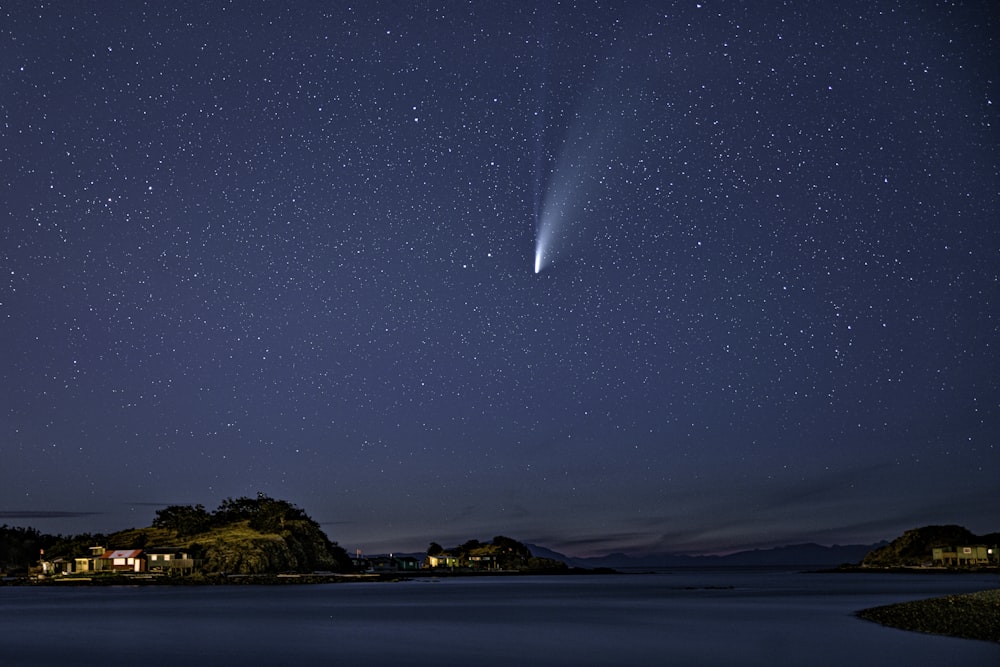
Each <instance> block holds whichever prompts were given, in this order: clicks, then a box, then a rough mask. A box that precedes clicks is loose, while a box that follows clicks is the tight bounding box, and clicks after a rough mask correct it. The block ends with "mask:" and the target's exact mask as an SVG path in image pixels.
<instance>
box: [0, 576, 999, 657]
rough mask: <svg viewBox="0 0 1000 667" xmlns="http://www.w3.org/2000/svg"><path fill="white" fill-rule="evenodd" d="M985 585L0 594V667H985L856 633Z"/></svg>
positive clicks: (921, 641) (946, 641) (961, 651)
mask: <svg viewBox="0 0 1000 667" xmlns="http://www.w3.org/2000/svg"><path fill="white" fill-rule="evenodd" d="M997 587H1000V578H998V577H997V576H995V575H964V576H958V575H927V574H916V575H905V574H884V575H882V574H809V573H797V572H779V571H762V570H675V571H669V572H661V573H655V574H623V575H609V576H563V577H495V578H486V577H483V578H441V579H415V580H413V581H405V582H398V583H374V582H372V583H362V582H358V583H345V584H329V585H288V586H222V587H185V586H178V587H173V586H148V587H73V588H58V587H51V586H48V587H4V588H0V664H2V665H5V666H21V665H25V666H27V665H31V666H37V665H107V664H109V663H122V664H141V665H143V667H147V666H156V665H170V666H171V667H176V665H178V664H188V663H190V662H191V661H192V660H196V661H197V664H206V665H257V664H266V665H296V666H300V665H302V664H309V663H304V661H317V660H318V661H322V662H321V663H320V664H334V663H338V664H359V665H362V664H363V665H383V664H385V665H388V664H399V665H407V666H418V665H435V666H437V667H440V666H441V665H456V664H468V665H476V666H477V667H483V666H492V665H505V666H508V667H509V665H514V664H516V665H575V666H580V665H666V664H677V665H733V664H737V665H774V664H800V665H809V666H810V667H817V666H825V665H830V666H833V665H836V666H838V667H840V666H842V665H845V664H854V665H874V664H912V665H924V664H928V665H929V664H960V663H962V662H965V661H967V660H968V661H978V662H979V664H993V663H995V661H997V660H998V658H1000V645H997V644H993V643H988V642H979V641H971V640H964V639H954V638H949V637H938V636H931V635H922V634H918V633H913V632H906V631H902V630H895V629H891V628H884V627H881V626H879V625H876V624H873V623H869V622H866V621H862V620H859V619H857V618H855V617H854V616H853V612H855V611H857V610H859V609H862V608H865V607H872V606H877V605H883V604H890V603H893V602H903V601H907V600H916V599H921V598H926V597H934V596H937V595H945V594H949V593H960V592H970V591H976V590H984V589H988V588H997Z"/></svg>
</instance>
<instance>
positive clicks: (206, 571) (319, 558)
mask: <svg viewBox="0 0 1000 667" xmlns="http://www.w3.org/2000/svg"><path fill="white" fill-rule="evenodd" d="M417 556H421V557H417ZM582 571H584V570H583V569H582V568H570V567H569V566H567V565H566V564H565V563H563V562H561V561H558V560H554V559H549V558H538V557H535V556H533V555H532V553H531V551H530V550H529V548H528V547H527V546H525V545H524V544H522V543H520V542H518V541H517V540H514V539H512V538H509V537H505V536H496V537H494V538H493V539H492V540H491V541H489V542H480V541H479V540H477V539H472V540H468V541H466V542H465V543H463V544H461V545H459V546H456V547H454V548H451V549H447V550H446V549H444V548H442V547H441V546H440V545H438V544H437V543H434V542H432V543H431V545H430V547H429V548H428V550H427V553H426V555H407V554H404V555H400V554H397V555H375V556H366V555H363V554H361V553H357V554H356V555H355V556H354V557H351V556H349V555H348V554H347V552H346V551H345V550H344V549H343V548H342V547H340V546H339V545H338V544H337V543H336V542H333V541H331V540H330V539H329V538H328V537H327V535H326V534H325V533H324V532H323V530H322V529H321V527H320V525H319V523H317V522H316V521H315V520H313V519H312V518H311V517H310V516H309V515H308V514H306V512H305V511H304V510H302V509H301V508H299V507H297V506H295V505H294V504H292V503H290V502H288V501H285V500H278V499H274V498H271V497H269V496H267V495H265V494H258V495H257V497H255V498H250V497H242V498H236V499H232V498H227V499H225V500H224V501H222V503H221V504H220V505H219V507H218V508H217V509H215V510H214V511H208V510H206V509H205V508H204V507H203V506H202V505H193V506H191V505H171V506H168V507H165V508H163V509H160V510H157V511H156V514H155V518H154V520H153V522H152V525H150V526H149V527H146V528H130V529H127V530H122V531H118V532H116V533H112V534H110V535H92V534H82V535H75V536H70V537H64V536H52V535H45V534H42V533H39V532H38V531H35V530H33V529H30V528H28V529H25V528H11V527H8V526H3V527H0V575H2V580H3V583H7V584H24V583H33V584H60V585H66V584H73V583H77V584H90V585H95V584H102V583H103V584H109V583H121V582H123V581H127V582H129V583H136V584H142V583H172V584H219V583H316V582H332V581H344V580H351V579H357V578H359V577H362V578H370V579H395V578H399V576H401V575H407V576H419V575H426V574H433V575H435V576H460V575H500V574H527V573H573V572H582Z"/></svg>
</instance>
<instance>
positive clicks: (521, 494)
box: [0, 0, 1000, 556]
mask: <svg viewBox="0 0 1000 667" xmlns="http://www.w3.org/2000/svg"><path fill="white" fill-rule="evenodd" d="M998 36H1000V21H998V14H997V12H996V5H995V4H994V3H992V2H989V1H986V0H984V1H982V2H913V1H911V0H900V1H898V2H878V1H874V2H870V1H864V2H859V1H853V0H851V1H848V2H838V3H819V2H812V3H807V2H801V3H799V2H785V3H778V2H773V3H736V2H712V1H710V0H705V1H704V2H701V3H698V2H624V1H620V2H612V1H602V2H584V1H581V2H551V3H543V2H539V3H530V2H514V1H507V2H503V1H501V2H493V1H491V2H411V1H405V2H403V1H400V2H383V3H374V2H373V3H369V2H357V3H347V2H295V3H292V2H225V3H223V2H202V1H189V2H179V1H178V2H147V3H142V2H137V1H136V2H133V1H131V0H128V1H121V2H89V3H84V2H45V3H43V2H10V3H2V4H0V39H2V41H0V114H2V118H0V123H2V124H0V202H2V206H0V220H2V222H0V351H2V352H0V354H2V356H0V523H7V524H8V525H22V526H33V527H36V528H38V529H39V530H42V531H43V532H61V533H80V532H96V531H100V532H110V531H113V530H118V529H122V528H128V527H132V526H145V525H149V523H150V521H151V520H152V518H153V516H154V512H155V510H156V509H159V508H162V507H164V506H166V505H170V504H195V503H202V504H204V505H205V506H206V507H207V508H209V509H214V508H215V507H216V506H218V504H219V502H221V500H223V499H224V498H226V497H238V496H243V495H249V496H256V494H257V493H258V492H263V493H266V494H268V495H270V496H272V497H275V498H281V499H285V500H289V501H291V502H293V503H295V504H297V505H299V506H300V507H302V508H303V509H305V510H306V511H307V513H309V514H310V515H311V516H312V517H313V518H315V519H316V520H317V521H319V522H320V523H321V524H322V525H323V528H324V530H325V531H326V532H327V534H328V535H329V536H330V537H331V539H333V540H336V541H338V542H339V543H340V544H341V545H342V546H344V547H345V548H347V549H348V550H350V551H352V552H353V551H354V550H355V549H362V550H364V551H366V552H370V553H374V552H379V551H390V550H395V551H406V550H412V551H416V550H423V549H425V548H426V547H427V544H428V543H429V542H431V541H432V540H433V541H437V542H440V543H442V544H445V545H448V544H454V543H458V542H464V541H465V540H467V539H470V538H477V539H490V538H492V537H493V536H494V535H498V534H504V535H509V536H511V537H514V538H515V539H519V540H522V541H526V542H531V543H536V544H542V545H545V546H548V547H550V548H553V549H556V550H559V551H562V552H564V553H567V554H571V555H578V556H583V555H597V554H603V553H607V552H611V551H629V552H632V553H637V554H638V553H646V552H652V551H669V552H676V553H715V552H722V551H731V550H736V549H742V548H753V547H768V546H774V545H780V544H787V543H795V542H805V541H816V542H820V543H822V544H836V543H839V544H846V543H870V542H874V541H877V540H880V539H892V538H893V537H896V536H897V535H899V534H900V533H902V532H903V531H904V530H907V529H909V528H914V527H917V526H921V525H926V524H932V523H959V524H962V525H965V526H966V527H968V528H969V529H971V530H973V531H974V532H988V531H991V530H997V529H998V528H1000V526H998V525H997V523H996V517H997V508H998V496H997V491H998V489H1000V483H998V480H1000V364H998V357H997V348H998V345H1000V329H998V324H1000V323H998V305H1000V150H998V145H1000V142H998V139H1000V134H998V128H1000V118H998V106H1000V105H998V100H1000V90H998V82H1000V65H998V63H1000V53H998V48H997V42H998ZM536 268H537V269H538V271H537V272H536Z"/></svg>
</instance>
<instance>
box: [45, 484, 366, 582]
mask: <svg viewBox="0 0 1000 667" xmlns="http://www.w3.org/2000/svg"><path fill="white" fill-rule="evenodd" d="M94 544H101V545H102V546H105V547H107V548H108V549H145V550H149V549H155V548H170V549H176V550H183V551H187V552H188V553H190V554H191V556H192V557H193V558H195V559H196V560H198V561H199V562H200V566H199V568H198V569H199V570H200V571H201V572H203V573H226V574H276V573H282V572H314V571H317V570H327V571H346V570H349V569H350V568H351V561H350V558H349V557H348V555H347V553H346V552H345V551H344V550H343V549H342V548H341V547H339V546H338V545H337V544H336V543H335V542H331V541H330V539H329V538H328V537H327V536H326V534H325V533H324V532H323V531H322V529H321V528H320V526H319V524H318V523H317V522H316V521H314V520H313V519H312V518H310V517H309V516H308V515H307V514H306V513H305V512H304V511H303V510H302V509H300V508H298V507H296V506H295V505H293V504H291V503H289V502H287V501H284V500H276V499H273V498H270V497H268V496H266V495H263V494H258V496H257V497H256V498H245V497H244V498H237V499H235V500H234V499H231V498H229V499H226V500H224V501H223V502H222V504H221V505H219V508H218V509H216V510H215V511H214V512H208V511H206V510H205V508H204V507H202V506H201V505H195V506H186V505H172V506H169V507H166V508H164V509H162V510H158V511H157V512H156V518H155V519H154V520H153V524H152V526H150V527H148V528H131V529H128V530H122V531H119V532H116V533H112V534H110V535H81V536H76V537H72V538H63V539H61V540H60V541H58V542H56V543H54V544H52V545H51V546H49V547H48V549H47V550H46V555H47V557H49V558H58V557H60V556H61V557H63V558H73V557H75V556H79V555H81V554H83V553H86V552H87V549H88V548H89V547H90V546H92V545H94Z"/></svg>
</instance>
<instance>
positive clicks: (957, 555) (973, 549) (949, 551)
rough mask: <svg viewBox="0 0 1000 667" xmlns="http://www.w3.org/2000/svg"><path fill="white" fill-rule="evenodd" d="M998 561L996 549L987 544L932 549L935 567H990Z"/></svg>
mask: <svg viewBox="0 0 1000 667" xmlns="http://www.w3.org/2000/svg"><path fill="white" fill-rule="evenodd" d="M996 559H997V552H996V549H992V548H990V547H987V546H986V545H985V544H971V545H964V546H958V547H952V546H943V547H934V548H933V549H931V560H932V561H933V562H934V564H935V565H958V566H969V565H989V564H990V562H991V561H992V562H995V561H996Z"/></svg>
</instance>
